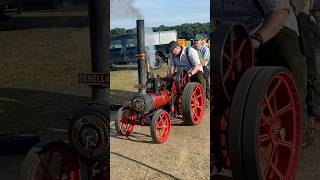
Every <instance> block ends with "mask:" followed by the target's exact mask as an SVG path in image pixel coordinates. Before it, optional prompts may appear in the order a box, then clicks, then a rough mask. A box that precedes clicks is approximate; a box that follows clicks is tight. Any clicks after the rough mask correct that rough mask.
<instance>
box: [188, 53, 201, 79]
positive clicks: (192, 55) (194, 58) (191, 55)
mask: <svg viewBox="0 0 320 180" xmlns="http://www.w3.org/2000/svg"><path fill="white" fill-rule="evenodd" d="M189 58H190V60H191V62H193V64H195V65H194V66H193V67H192V69H191V70H190V71H189V72H191V74H192V75H194V74H196V73H197V72H198V71H199V69H200V67H201V66H202V65H201V61H200V58H199V54H198V52H197V50H195V49H193V48H190V49H189Z"/></svg>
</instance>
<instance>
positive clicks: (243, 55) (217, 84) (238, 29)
mask: <svg viewBox="0 0 320 180" xmlns="http://www.w3.org/2000/svg"><path fill="white" fill-rule="evenodd" d="M214 37H215V43H214V46H213V52H214V53H213V66H214V67H215V70H214V71H213V74H214V75H213V77H214V80H213V82H214V85H213V88H214V89H213V95H214V97H215V101H214V103H216V104H217V105H218V106H219V107H221V105H222V104H221V103H225V102H226V101H230V100H231V98H232V96H233V93H234V91H235V88H236V86H237V84H238V81H239V80H240V78H241V76H242V74H243V73H244V72H245V71H246V70H247V69H248V68H250V67H252V66H253V65H254V50H253V48H252V46H251V41H250V38H249V34H248V31H247V29H246V28H245V27H244V26H242V25H240V24H238V23H226V24H221V25H219V27H218V28H217V29H216V31H215V34H214Z"/></svg>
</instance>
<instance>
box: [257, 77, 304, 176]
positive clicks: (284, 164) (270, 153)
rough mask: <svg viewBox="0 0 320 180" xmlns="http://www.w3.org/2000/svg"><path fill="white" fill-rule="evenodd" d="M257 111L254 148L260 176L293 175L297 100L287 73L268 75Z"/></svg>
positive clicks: (296, 149) (296, 153)
mask: <svg viewBox="0 0 320 180" xmlns="http://www.w3.org/2000/svg"><path fill="white" fill-rule="evenodd" d="M260 112H261V113H260V116H259V122H260V123H259V124H260V127H259V133H258V140H257V145H258V148H257V150H258V152H259V166H260V171H261V174H262V177H263V179H268V180H269V179H270V180H277V179H294V176H295V173H296V169H297V164H298V157H299V153H300V145H301V136H300V133H301V130H300V104H299V97H298V95H297V92H296V88H295V85H294V83H293V81H292V80H291V78H290V76H289V75H288V74H287V73H279V74H277V75H276V76H275V77H274V78H273V79H272V81H271V83H270V85H269V86H268V89H267V91H266V94H265V96H264V98H263V102H262V108H261V111H260ZM287 120H292V122H288V121H287Z"/></svg>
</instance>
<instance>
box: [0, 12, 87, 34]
mask: <svg viewBox="0 0 320 180" xmlns="http://www.w3.org/2000/svg"><path fill="white" fill-rule="evenodd" d="M61 27H88V17H87V16H72V17H70V16H42V17H24V16H17V17H11V18H9V19H8V20H6V21H0V31H8V30H20V29H34V28H61Z"/></svg>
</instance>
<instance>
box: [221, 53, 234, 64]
mask: <svg viewBox="0 0 320 180" xmlns="http://www.w3.org/2000/svg"><path fill="white" fill-rule="evenodd" d="M223 56H224V58H225V59H227V61H228V63H229V64H232V58H231V57H230V56H229V55H228V54H227V53H226V52H223Z"/></svg>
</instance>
